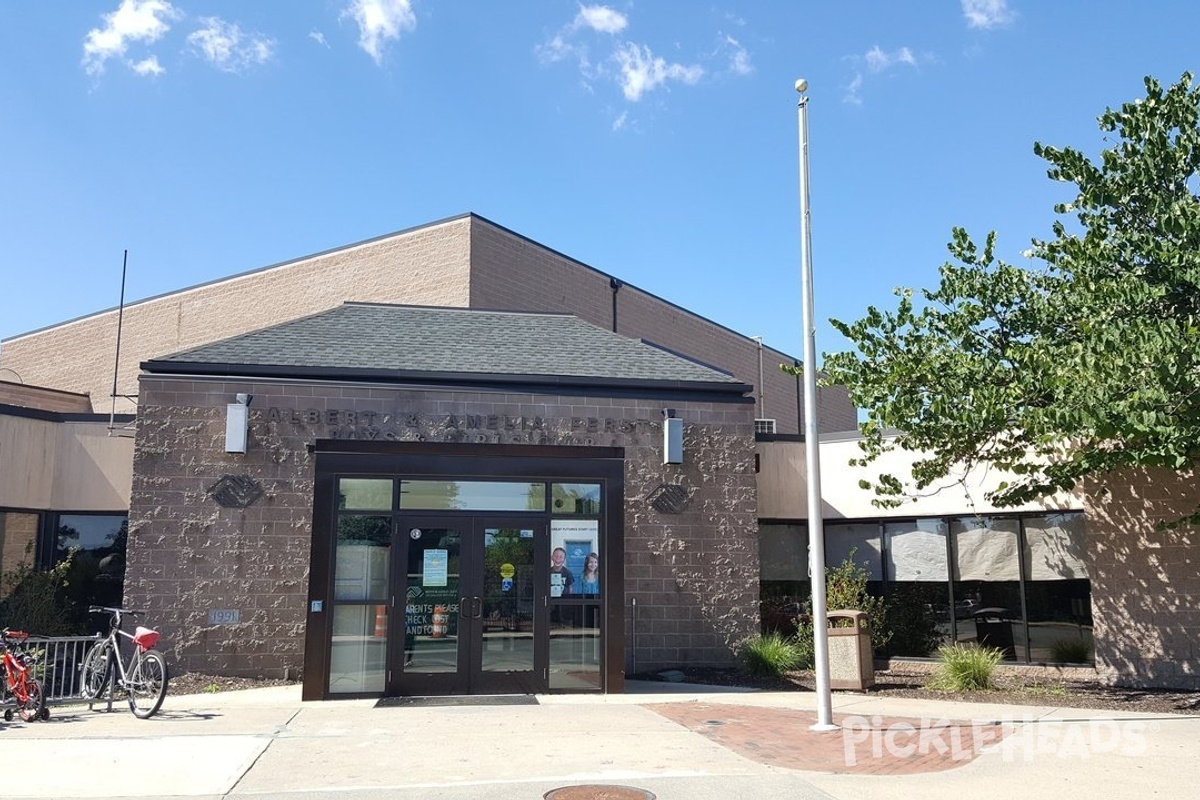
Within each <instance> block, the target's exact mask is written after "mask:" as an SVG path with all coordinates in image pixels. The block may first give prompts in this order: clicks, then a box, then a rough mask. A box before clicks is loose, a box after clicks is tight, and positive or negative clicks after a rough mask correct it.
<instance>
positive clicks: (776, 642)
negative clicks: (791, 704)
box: [742, 633, 800, 675]
mask: <svg viewBox="0 0 1200 800" xmlns="http://www.w3.org/2000/svg"><path fill="white" fill-rule="evenodd" d="M742 661H744V662H745V664H746V668H747V669H748V670H750V672H752V673H754V674H755V675H782V674H783V673H785V672H788V671H789V670H793V669H797V668H798V667H799V666H800V648H799V645H798V643H797V642H796V640H795V639H789V638H787V637H786V636H781V635H780V634H778V633H768V634H766V635H765V636H755V637H754V638H752V639H747V640H746V642H745V643H744V644H743V645H742Z"/></svg>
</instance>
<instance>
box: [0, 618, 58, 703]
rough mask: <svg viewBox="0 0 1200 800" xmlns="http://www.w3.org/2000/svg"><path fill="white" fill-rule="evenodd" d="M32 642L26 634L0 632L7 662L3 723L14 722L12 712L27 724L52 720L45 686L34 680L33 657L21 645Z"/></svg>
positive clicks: (0, 644) (0, 643)
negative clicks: (43, 691)
mask: <svg viewBox="0 0 1200 800" xmlns="http://www.w3.org/2000/svg"><path fill="white" fill-rule="evenodd" d="M28 638H29V634H28V633H26V632H25V631H13V630H9V629H8V628H5V629H4V630H2V631H0V648H2V649H3V659H4V721H5V722H12V718H13V708H14V707H15V708H16V710H17V713H18V714H20V715H21V719H23V720H25V721H26V722H33V721H34V720H36V719H49V718H50V709H48V708H46V695H44V694H43V693H42V684H41V683H40V682H39V681H38V680H37V679H36V678H34V677H33V661H34V658H33V654H32V653H29V652H27V651H25V650H24V649H21V648H20V647H19V645H20V644H21V643H22V642H24V641H25V640H26V639H28Z"/></svg>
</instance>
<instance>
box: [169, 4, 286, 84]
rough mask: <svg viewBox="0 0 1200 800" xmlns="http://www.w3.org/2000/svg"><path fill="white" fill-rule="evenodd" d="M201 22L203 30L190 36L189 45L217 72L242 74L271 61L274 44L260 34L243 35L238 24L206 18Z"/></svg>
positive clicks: (216, 18) (188, 38) (196, 31)
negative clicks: (247, 68) (250, 68)
mask: <svg viewBox="0 0 1200 800" xmlns="http://www.w3.org/2000/svg"><path fill="white" fill-rule="evenodd" d="M201 22H202V23H203V24H204V27H203V28H200V29H199V30H195V31H193V32H192V33H190V34H188V37H187V40H188V44H190V45H191V46H192V47H193V48H195V50H196V51H197V52H199V53H200V55H201V56H203V57H204V58H205V59H206V60H207V61H208V62H209V63H210V64H212V65H213V66H214V67H216V68H217V69H219V70H222V71H224V72H241V71H242V70H243V69H245V68H246V67H250V66H253V65H255V64H263V63H266V62H267V61H270V60H271V55H272V54H273V53H274V50H275V42H274V40H272V39H269V38H267V37H266V36H263V35H261V34H257V33H250V34H247V33H243V32H242V29H241V28H240V27H238V25H237V24H236V23H230V22H225V21H224V20H222V19H220V18H218V17H206V18H205V19H203V20H201Z"/></svg>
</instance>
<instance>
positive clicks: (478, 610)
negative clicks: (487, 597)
mask: <svg viewBox="0 0 1200 800" xmlns="http://www.w3.org/2000/svg"><path fill="white" fill-rule="evenodd" d="M471 599H472V600H474V601H475V615H474V616H473V617H472V619H483V598H482V597H472V598H471Z"/></svg>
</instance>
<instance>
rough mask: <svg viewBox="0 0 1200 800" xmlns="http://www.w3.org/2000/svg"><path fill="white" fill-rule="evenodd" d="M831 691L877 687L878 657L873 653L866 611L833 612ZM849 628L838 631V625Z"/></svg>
mask: <svg viewBox="0 0 1200 800" xmlns="http://www.w3.org/2000/svg"><path fill="white" fill-rule="evenodd" d="M827 616H828V617H829V688H830V689H869V688H870V687H872V686H874V685H875V656H874V653H872V652H871V623H870V620H868V619H867V612H865V611H851V610H839V611H830V612H829V613H828V614H827ZM841 620H849V621H850V623H851V624H850V625H845V626H843V627H836V626H835V625H834V623H835V622H838V621H841Z"/></svg>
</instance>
